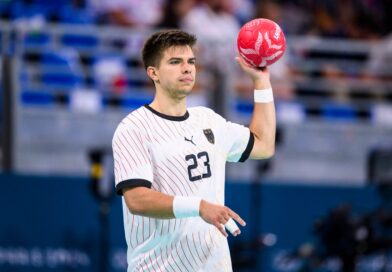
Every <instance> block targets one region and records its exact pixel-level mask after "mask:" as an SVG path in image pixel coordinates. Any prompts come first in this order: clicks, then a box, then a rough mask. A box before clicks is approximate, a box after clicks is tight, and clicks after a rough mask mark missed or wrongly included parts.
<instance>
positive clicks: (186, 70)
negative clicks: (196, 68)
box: [182, 63, 192, 74]
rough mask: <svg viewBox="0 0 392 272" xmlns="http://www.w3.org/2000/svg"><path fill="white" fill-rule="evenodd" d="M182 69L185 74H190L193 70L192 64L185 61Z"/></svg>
mask: <svg viewBox="0 0 392 272" xmlns="http://www.w3.org/2000/svg"><path fill="white" fill-rule="evenodd" d="M182 71H183V73H185V74H189V73H191V72H192V69H191V65H190V64H189V63H185V64H184V65H183V67H182Z"/></svg>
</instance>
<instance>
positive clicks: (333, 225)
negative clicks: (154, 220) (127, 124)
mask: <svg viewBox="0 0 392 272" xmlns="http://www.w3.org/2000/svg"><path fill="white" fill-rule="evenodd" d="M391 9H392V3H391V1H389V0H340V1H339V0H325V1H316V0H290V1H289V0H280V1H278V0H277V1H272V0H143V1H141V0H140V1H139V0H111V1H105V0H57V1H50V0H0V51H1V57H0V59H1V61H0V63H1V65H0V82H1V84H0V102H1V103H0V135H1V136H0V137H1V146H0V150H1V152H0V162H1V173H0V215H1V217H0V271H5V272H13V271H101V272H106V271H113V272H114V271H125V270H126V244H125V238H124V229H123V222H122V210H121V200H120V198H119V197H116V196H114V195H113V187H114V181H113V176H112V174H113V170H112V158H111V138H112V135H113V132H114V130H115V128H116V126H117V124H118V122H119V121H120V120H121V119H122V118H123V117H124V116H125V115H127V114H128V113H129V112H130V111H132V110H134V109H136V108H138V107H139V106H141V105H144V104H146V103H149V102H150V101H151V100H152V97H153V95H154V91H153V86H152V85H151V82H150V81H149V80H148V78H147V76H146V75H145V71H144V69H143V67H142V64H141V59H140V49H141V46H142V45H143V42H144V39H145V38H146V37H147V36H148V35H149V34H150V33H152V32H154V31H155V30H157V29H161V28H173V27H177V28H182V29H184V30H187V31H189V32H191V33H194V34H196V35H197V36H198V39H199V44H198V46H197V52H196V55H197V59H198V61H197V65H198V67H197V68H198V83H197V85H196V86H195V90H194V92H193V94H192V95H191V96H190V98H189V106H193V105H204V106H208V107H211V108H213V109H214V110H215V111H216V112H218V113H220V114H222V115H223V116H225V117H226V118H227V119H229V120H232V121H235V122H238V123H242V124H247V123H248V122H249V120H250V117H251V113H252V107H253V106H252V105H253V102H252V101H253V98H252V95H253V91H252V85H251V82H249V79H247V78H246V77H245V76H244V75H243V74H242V73H241V72H240V70H239V68H238V67H237V66H236V64H235V61H234V57H235V56H236V54H237V51H236V37H237V33H238V31H239V29H240V27H241V26H242V25H243V24H244V23H245V22H247V21H249V20H251V19H253V18H259V17H264V18H269V19H272V20H274V21H275V22H277V23H278V24H279V25H280V26H281V27H282V29H283V30H284V32H285V35H286V39H287V50H286V53H285V55H284V57H283V58H282V59H281V60H279V62H277V63H275V64H274V65H272V66H271V67H270V71H271V75H272V82H273V86H274V93H275V101H276V108H277V118H278V135H277V152H276V155H275V156H274V157H273V158H272V159H270V160H265V161H258V162H255V161H248V162H247V163H245V164H229V165H228V169H227V187H226V202H227V205H228V206H229V207H231V208H232V209H233V210H235V211H237V212H238V213H239V214H240V215H241V216H242V218H244V219H245V221H247V223H248V224H247V227H245V228H244V229H243V231H242V234H241V236H240V237H238V238H235V239H234V238H232V237H231V238H229V243H230V249H231V254H232V261H233V269H234V271H348V272H349V271H392V254H391V253H392V252H391V249H392V205H391V204H392V24H391V20H392V19H391V18H392V17H391V14H392V10H391Z"/></svg>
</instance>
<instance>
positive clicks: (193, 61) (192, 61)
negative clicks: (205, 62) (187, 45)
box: [188, 60, 196, 64]
mask: <svg viewBox="0 0 392 272" xmlns="http://www.w3.org/2000/svg"><path fill="white" fill-rule="evenodd" d="M188 63H189V64H196V61H195V60H190V61H189V62H188Z"/></svg>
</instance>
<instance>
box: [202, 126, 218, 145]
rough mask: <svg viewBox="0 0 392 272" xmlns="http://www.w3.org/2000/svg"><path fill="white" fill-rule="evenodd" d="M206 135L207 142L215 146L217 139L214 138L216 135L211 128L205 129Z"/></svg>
mask: <svg viewBox="0 0 392 272" xmlns="http://www.w3.org/2000/svg"><path fill="white" fill-rule="evenodd" d="M203 132H204V135H205V136H206V138H207V140H208V141H209V142H210V143H212V144H215V137H214V133H213V132H212V130H211V129H210V128H208V129H203Z"/></svg>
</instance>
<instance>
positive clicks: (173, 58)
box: [169, 57, 196, 61]
mask: <svg viewBox="0 0 392 272" xmlns="http://www.w3.org/2000/svg"><path fill="white" fill-rule="evenodd" d="M183 59H184V58H179V57H171V58H170V59H169V61H170V60H183ZM188 60H196V58H195V57H193V58H189V59H188Z"/></svg>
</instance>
